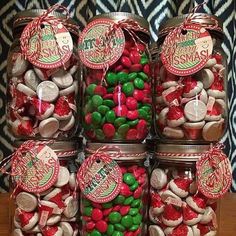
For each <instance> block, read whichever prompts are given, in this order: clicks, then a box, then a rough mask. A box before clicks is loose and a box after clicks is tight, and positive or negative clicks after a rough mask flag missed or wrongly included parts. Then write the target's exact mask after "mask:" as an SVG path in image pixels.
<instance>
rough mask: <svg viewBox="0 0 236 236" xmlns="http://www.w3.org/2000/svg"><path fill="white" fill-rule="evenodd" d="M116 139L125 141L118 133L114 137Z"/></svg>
mask: <svg viewBox="0 0 236 236" xmlns="http://www.w3.org/2000/svg"><path fill="white" fill-rule="evenodd" d="M114 139H123V136H122V135H120V134H119V133H117V132H116V133H115V135H114Z"/></svg>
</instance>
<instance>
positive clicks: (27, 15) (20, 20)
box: [13, 9, 79, 34]
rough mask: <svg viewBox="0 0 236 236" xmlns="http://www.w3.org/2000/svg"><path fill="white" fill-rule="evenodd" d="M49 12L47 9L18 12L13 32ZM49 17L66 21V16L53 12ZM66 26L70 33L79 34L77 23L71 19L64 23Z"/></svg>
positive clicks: (14, 20)
mask: <svg viewBox="0 0 236 236" xmlns="http://www.w3.org/2000/svg"><path fill="white" fill-rule="evenodd" d="M46 11H47V10H45V9H31V10H25V11H21V12H18V13H17V14H16V15H15V16H14V19H13V31H14V30H15V29H16V28H18V27H21V26H25V25H27V24H28V23H29V22H31V21H32V20H33V19H34V18H36V17H39V16H41V15H42V14H43V13H45V12H46ZM49 16H54V17H56V18H58V19H62V20H64V19H66V15H64V14H62V13H60V12H57V11H53V12H51V13H50V14H49ZM64 24H65V26H66V27H67V28H68V29H69V31H70V32H71V33H73V34H78V32H79V27H78V25H77V23H76V22H75V21H74V20H72V19H71V18H69V19H67V20H66V22H65V23H64Z"/></svg>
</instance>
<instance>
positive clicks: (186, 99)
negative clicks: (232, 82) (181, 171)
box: [154, 13, 228, 144]
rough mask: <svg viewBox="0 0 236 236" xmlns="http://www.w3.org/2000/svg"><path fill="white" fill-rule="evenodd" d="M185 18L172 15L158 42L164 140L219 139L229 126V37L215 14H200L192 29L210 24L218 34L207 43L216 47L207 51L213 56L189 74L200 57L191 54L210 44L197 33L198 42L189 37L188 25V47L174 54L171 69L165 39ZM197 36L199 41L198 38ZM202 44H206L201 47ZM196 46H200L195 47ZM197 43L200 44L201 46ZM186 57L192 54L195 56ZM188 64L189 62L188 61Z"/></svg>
mask: <svg viewBox="0 0 236 236" xmlns="http://www.w3.org/2000/svg"><path fill="white" fill-rule="evenodd" d="M185 17H186V16H180V17H175V18H172V19H170V20H168V21H167V22H166V23H164V24H163V25H161V27H160V33H159V39H158V42H157V45H158V47H159V56H158V58H157V60H156V70H155V79H156V86H155V93H154V101H155V103H156V109H155V125H156V130H157V134H158V135H159V136H160V137H161V141H162V142H169V143H170V142H172V143H173V142H178V143H181V144H183V143H186V144H187V143H189V144H193V143H197V144H199V143H203V144H204V143H205V144H207V143H210V142H217V141H219V140H220V139H221V138H222V136H223V134H224V132H225V130H226V126H227V116H228V114H227V112H228V111H227V60H226V55H225V53H224V52H223V49H222V46H221V44H222V41H223V36H224V34H223V25H222V23H221V22H220V20H219V19H218V18H217V17H215V16H211V15H207V14H202V13H196V14H194V15H193V16H192V18H191V19H190V21H189V23H188V24H187V27H193V26H196V25H200V26H201V27H205V29H206V32H208V33H209V35H210V36H211V38H212V40H210V41H206V43H208V42H209V44H207V45H206V46H207V48H210V47H211V46H209V45H212V47H213V49H212V55H211V56H208V54H207V56H202V57H201V59H203V60H202V61H201V63H202V64H199V67H198V68H197V69H196V67H191V68H194V69H193V70H190V69H189V71H188V72H187V73H186V71H187V69H186V68H187V67H186V65H187V64H188V63H189V64H188V66H189V65H191V66H192V64H191V63H192V61H193V60H196V58H197V57H191V56H193V55H199V54H198V51H195V49H196V48H197V49H196V50H198V48H200V46H202V47H204V45H203V44H204V42H201V40H202V39H203V37H202V35H201V34H200V36H199V35H198V36H196V38H197V39H196V40H195V41H194V40H192V41H191V39H190V40H189V38H188V36H185V35H189V34H190V33H191V32H192V31H191V30H189V31H188V29H187V30H186V31H182V33H181V37H183V38H184V39H183V42H184V43H182V45H184V46H182V47H185V48H183V49H182V51H180V52H179V51H178V52H176V53H175V52H174V54H173V55H174V56H173V62H172V63H173V64H172V68H171V69H170V67H169V64H168V62H166V61H164V60H163V55H162V52H163V44H164V40H165V39H166V37H167V36H168V33H170V30H174V29H176V27H179V26H180V25H181V24H183V22H184V20H185ZM216 24H218V25H216ZM203 31H204V30H203ZM172 32H173V31H172ZM186 32H189V34H185V33H186ZM207 37H208V38H210V37H209V36H207ZM207 37H206V38H207ZM197 40H199V41H198V42H197ZM197 43H198V44H197ZM201 43H203V44H202V45H201ZM180 44H181V43H180ZM193 44H194V46H192V45H193ZM195 44H196V45H198V47H195V46H196V45H195ZM180 49H181V47H180ZM180 49H179V50H180ZM193 49H194V50H193ZM164 50H165V49H164ZM176 50H177V49H176ZM190 50H193V51H190ZM199 50H200V49H199ZM209 50H210V49H209ZM203 51H204V50H203ZM189 52H192V53H191V54H190V53H189ZM177 53H179V54H177ZM195 53H196V54H195ZM186 55H187V56H190V59H189V58H188V57H187V56H186ZM161 57H162V58H161ZM179 58H182V59H183V61H181V60H179V61H178V60H177V59H179ZM194 58H195V59H194ZM174 60H176V61H174ZM163 61H164V62H163ZM199 61H200V60H199ZM185 62H186V64H184V63H185ZM163 63H164V64H163ZM181 63H182V64H181ZM180 66H183V67H184V68H185V69H186V70H185V71H184V72H182V71H181V72H179V71H180V69H179V67H180ZM173 68H178V72H173V70H174V69H173ZM180 73H182V74H183V75H181V74H180Z"/></svg>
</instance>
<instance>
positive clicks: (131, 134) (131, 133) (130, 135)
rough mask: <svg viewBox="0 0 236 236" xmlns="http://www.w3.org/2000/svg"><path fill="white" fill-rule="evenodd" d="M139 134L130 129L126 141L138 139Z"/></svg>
mask: <svg viewBox="0 0 236 236" xmlns="http://www.w3.org/2000/svg"><path fill="white" fill-rule="evenodd" d="M137 136H138V132H137V130H136V129H130V130H129V131H128V132H127V134H126V139H127V140H135V139H137Z"/></svg>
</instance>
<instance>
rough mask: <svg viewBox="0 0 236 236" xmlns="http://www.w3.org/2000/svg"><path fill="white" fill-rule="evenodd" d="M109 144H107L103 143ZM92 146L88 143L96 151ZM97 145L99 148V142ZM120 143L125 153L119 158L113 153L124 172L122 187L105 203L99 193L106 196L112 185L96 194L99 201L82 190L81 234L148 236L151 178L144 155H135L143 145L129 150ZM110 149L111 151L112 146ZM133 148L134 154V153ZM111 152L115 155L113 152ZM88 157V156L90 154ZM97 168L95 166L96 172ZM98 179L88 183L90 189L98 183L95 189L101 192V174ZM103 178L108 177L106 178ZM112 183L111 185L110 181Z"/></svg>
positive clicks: (102, 185) (102, 184) (141, 149)
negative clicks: (149, 185) (149, 177)
mask: <svg viewBox="0 0 236 236" xmlns="http://www.w3.org/2000/svg"><path fill="white" fill-rule="evenodd" d="M100 145H101V144H100ZM106 145H107V144H104V146H106ZM92 146H93V145H92V144H89V145H88V147H89V149H90V151H91V148H92V150H94V151H95V152H96V149H94V147H92ZM95 146H96V147H98V145H95ZM118 146H119V148H120V149H121V153H122V155H121V156H120V157H117V158H116V157H115V156H114V155H113V157H112V158H113V160H116V163H117V164H118V166H119V168H120V171H121V182H120V184H121V186H120V190H119V191H118V192H117V194H116V196H113V197H112V199H111V200H106V201H103V202H98V201H99V199H100V196H103V195H106V193H107V192H106V191H109V188H106V191H105V192H103V191H102V192H100V193H99V194H97V195H96V196H97V201H96V199H94V200H91V199H90V198H89V197H87V196H88V195H86V194H87V192H86V194H83V191H82V192H81V206H80V207H81V220H82V226H81V235H83V236H88V235H127V236H128V235H146V226H145V222H146V220H147V211H146V210H147V200H148V199H147V184H148V179H147V172H146V169H145V167H144V166H143V161H144V158H145V154H144V153H139V154H140V156H139V157H136V158H134V156H133V155H134V154H135V155H137V154H138V152H139V151H144V149H143V148H144V146H142V145H141V146H139V147H137V146H136V149H133V148H132V150H128V149H127V148H128V147H127V146H124V145H123V146H122V145H120V144H119V145H118ZM110 150H112V148H111V146H110ZM133 151H134V153H132V152H133ZM90 153H91V152H90ZM108 153H110V154H114V152H113V151H110V152H108ZM132 156H133V157H132ZM87 158H89V154H88V153H87ZM107 165H108V164H107ZM92 168H93V167H92ZM88 171H89V170H88ZM88 171H87V172H88ZM94 171H95V169H94V168H93V173H94ZM87 172H86V173H87ZM98 173H105V172H102V168H101V169H100V171H99V172H98ZM107 174H108V173H107ZM108 175H109V174H108ZM116 175H119V173H116ZM96 176H97V175H96ZM96 179H97V182H96V185H95V184H94V182H91V184H90V185H89V186H90V188H92V186H96V187H95V188H96V189H95V190H94V191H99V189H103V188H104V185H105V183H101V182H100V183H99V177H98V176H97V178H96ZM109 179H111V177H109ZM79 181H80V180H79ZM88 181H89V180H88ZM103 181H107V180H106V179H105V178H103ZM97 184H98V185H97ZM109 186H111V183H110V184H109ZM94 196H95V195H94Z"/></svg>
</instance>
